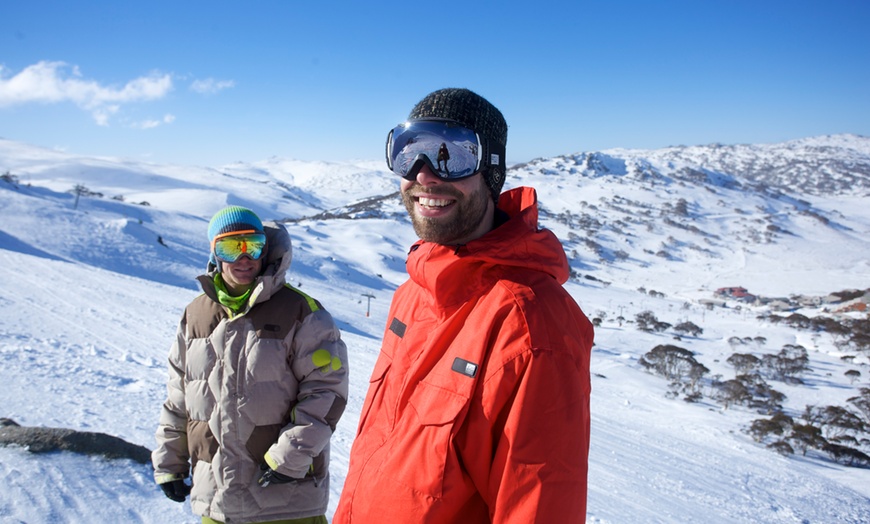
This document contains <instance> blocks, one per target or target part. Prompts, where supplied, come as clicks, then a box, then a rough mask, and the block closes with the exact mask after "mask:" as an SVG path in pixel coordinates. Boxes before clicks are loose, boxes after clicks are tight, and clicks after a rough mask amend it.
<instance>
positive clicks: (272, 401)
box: [152, 206, 348, 524]
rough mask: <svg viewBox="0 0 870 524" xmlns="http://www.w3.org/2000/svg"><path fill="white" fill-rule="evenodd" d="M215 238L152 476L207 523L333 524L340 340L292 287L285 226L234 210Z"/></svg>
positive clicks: (188, 322)
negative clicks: (329, 522) (332, 452)
mask: <svg viewBox="0 0 870 524" xmlns="http://www.w3.org/2000/svg"><path fill="white" fill-rule="evenodd" d="M208 236H209V241H210V243H211V252H210V257H209V263H208V265H207V272H206V274H205V275H202V276H200V277H198V280H199V282H200V284H201V286H202V290H203V293H202V294H201V295H199V296H198V297H196V298H195V299H194V300H193V301H192V302H191V303H190V304H189V305H188V306H187V308H185V310H184V314H183V315H182V318H181V321H180V323H179V326H178V331H177V335H176V339H175V342H174V343H173V345H172V348H171V350H170V353H169V380H168V383H167V392H168V395H167V399H166V401H165V402H164V404H163V409H162V412H161V415H160V424H159V427H158V429H157V434H156V437H157V444H158V446H157V448H156V449H155V450H154V451H153V453H152V462H153V465H154V476H155V480H156V481H157V483H158V484H159V485H160V487H161V488H162V489H163V491H164V493H165V494H166V496H167V497H169V498H170V499H172V500H174V501H177V502H184V500H185V499H186V497H187V495H188V494H189V495H190V498H191V508H192V510H193V512H194V513H196V514H198V515H201V516H202V521H203V522H204V523H214V522H227V523H230V522H232V523H236V522H269V523H294V524H302V523H305V524H308V523H311V524H315V523H326V517H325V513H326V509H327V505H328V498H329V469H328V467H329V441H330V437H331V436H332V433H333V431H334V430H335V426H336V424H337V423H338V420H339V418H340V417H341V415H342V413H343V412H344V409H345V405H346V403H347V395H348V368H347V349H346V347H345V344H344V342H342V340H341V335H340V332H339V330H338V328H337V327H336V325H335V323H334V321H333V319H332V317H331V316H330V314H329V313H328V312H327V311H326V310H325V309H324V308H323V306H321V304H320V303H319V302H318V301H317V300H315V299H313V298H311V297H309V296H307V295H305V294H304V293H302V292H301V291H299V290H298V289H295V288H293V287H291V286H290V285H288V284H287V283H286V282H285V277H284V275H285V272H286V271H287V269H288V268H289V267H290V260H291V255H292V249H291V243H290V235H289V234H288V233H287V231H286V230H285V229H284V227H283V226H281V225H280V224H278V223H275V222H267V223H266V224H265V225H264V224H263V223H262V222H261V221H260V219H259V217H257V215H256V214H254V212H252V211H251V210H249V209H246V208H243V207H239V206H230V207H227V208H225V209H222V210H221V211H219V212H218V213H217V214H216V215H215V216H214V217H213V218H212V220H211V222H210V223H209V228H208ZM188 477H192V478H191V483H190V484H189V483H188V482H187V478H188Z"/></svg>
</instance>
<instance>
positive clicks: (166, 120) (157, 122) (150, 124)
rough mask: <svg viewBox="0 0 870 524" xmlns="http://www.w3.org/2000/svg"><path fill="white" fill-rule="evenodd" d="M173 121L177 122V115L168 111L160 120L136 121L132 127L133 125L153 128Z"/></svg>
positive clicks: (139, 127) (137, 127)
mask: <svg viewBox="0 0 870 524" xmlns="http://www.w3.org/2000/svg"><path fill="white" fill-rule="evenodd" d="M172 122H175V115H171V114H168V113H167V114H166V115H164V116H163V118H162V119H160V120H154V119H151V120H143V121H141V122H135V123H133V124H130V127H132V128H133V129H153V128H155V127H158V126H161V125H163V124H171V123H172Z"/></svg>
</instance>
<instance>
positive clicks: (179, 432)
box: [151, 312, 190, 484]
mask: <svg viewBox="0 0 870 524" xmlns="http://www.w3.org/2000/svg"><path fill="white" fill-rule="evenodd" d="M186 318H187V316H186V312H185V316H184V317H182V319H181V322H179V324H178V329H177V331H176V334H175V341H174V342H173V343H172V348H171V349H170V350H169V379H168V380H167V382H166V393H167V394H166V401H165V402H164V403H163V408H162V410H161V412H160V423H159V425H158V427H157V434H156V435H155V436H156V438H157V448H156V449H155V450H154V451H153V452H152V453H151V462H152V464H153V465H154V479H155V480H156V481H157V483H158V484H163V483H165V482H169V481H171V480H175V479H178V478H184V477H186V476H187V475H188V474H189V472H190V464H189V460H190V453H189V451H188V448H187V409H186V407H185V403H184V369H185V358H186V355H187V342H186V339H185V333H186V330H187V327H186V324H187V322H186Z"/></svg>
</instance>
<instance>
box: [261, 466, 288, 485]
mask: <svg viewBox="0 0 870 524" xmlns="http://www.w3.org/2000/svg"><path fill="white" fill-rule="evenodd" d="M260 469H261V470H263V473H262V475H260V478H258V479H257V484H259V485H260V487H261V488H265V487H266V486H268V485H269V484H286V483H288V482H293V481H295V480H296V479H294V478H293V477H288V476H287V475H282V474H281V473H278V472H277V471H275V470H274V469H272V468H270V467H269V466H268V465H266V464H260Z"/></svg>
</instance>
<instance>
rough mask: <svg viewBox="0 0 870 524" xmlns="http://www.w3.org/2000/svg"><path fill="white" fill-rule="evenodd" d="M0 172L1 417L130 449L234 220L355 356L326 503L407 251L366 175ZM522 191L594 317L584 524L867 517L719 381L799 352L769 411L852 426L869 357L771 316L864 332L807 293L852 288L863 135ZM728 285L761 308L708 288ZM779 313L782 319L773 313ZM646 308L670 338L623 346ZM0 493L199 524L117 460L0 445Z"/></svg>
mask: <svg viewBox="0 0 870 524" xmlns="http://www.w3.org/2000/svg"><path fill="white" fill-rule="evenodd" d="M0 175H3V176H2V180H0V265H2V267H3V268H4V271H3V274H4V275H5V276H6V279H7V282H8V284H9V285H7V286H5V293H3V294H2V295H0V363H2V366H0V382H2V383H3V384H4V386H5V387H4V388H3V390H2V391H3V392H2V394H0V399H2V402H0V407H2V408H3V410H2V412H0V417H8V418H11V419H13V420H15V421H16V422H18V423H20V424H22V425H30V426H51V427H69V428H75V429H82V430H87V431H100V432H105V433H109V434H112V435H116V436H119V437H122V438H124V439H126V440H128V441H130V442H133V443H136V444H140V445H144V446H147V447H153V445H154V441H153V432H154V429H155V427H156V423H157V415H158V410H159V406H160V403H161V402H162V397H163V395H164V379H165V373H166V372H165V369H164V368H165V357H166V352H167V351H168V348H169V344H170V342H171V338H172V336H173V335H174V329H175V324H176V322H177V321H178V317H179V315H180V313H181V310H182V308H183V307H184V306H185V305H186V304H187V302H188V301H189V300H190V299H192V298H193V297H194V296H195V295H196V294H197V292H198V291H197V289H196V288H195V286H194V282H193V277H194V276H195V275H197V274H198V273H199V272H200V271H201V270H202V269H203V268H204V266H205V256H204V253H206V251H207V249H208V246H207V239H206V236H205V229H206V224H207V220H208V219H209V218H210V217H211V215H212V214H213V213H214V212H216V211H217V210H218V209H220V208H222V207H223V206H225V205H228V204H239V205H245V206H248V207H251V208H252V209H254V210H255V211H256V212H257V213H259V214H260V215H261V216H262V217H263V218H269V219H279V220H285V221H286V224H287V227H288V230H289V231H290V234H291V237H292V239H293V243H294V262H293V265H292V267H291V269H290V271H289V273H288V280H289V281H290V282H291V283H293V284H294V285H297V286H301V288H302V289H303V290H304V291H306V293H309V294H311V295H312V296H314V297H316V298H318V299H319V300H320V301H321V302H322V303H323V304H324V305H325V306H326V307H327V308H328V309H329V310H330V311H331V312H332V313H333V315H334V316H335V317H336V319H337V321H338V322H339V327H340V328H341V329H342V332H343V337H344V338H345V339H346V341H347V344H348V348H349V352H350V355H351V363H350V364H351V373H352V375H351V398H350V401H349V406H348V411H347V413H346V414H345V417H344V418H343V419H342V421H341V422H340V424H339V427H338V429H337V432H336V434H335V436H334V452H333V463H332V473H333V484H332V491H333V496H332V500H331V505H330V512H331V511H333V509H334V507H335V504H336V502H337V498H338V494H339V493H340V490H341V486H342V483H343V480H344V475H345V472H346V470H347V456H348V453H349V451H350V446H351V443H352V440H353V435H354V432H355V428H356V423H357V419H358V414H359V409H360V407H361V404H362V400H363V397H364V395H365V391H366V387H367V384H368V383H367V379H368V376H369V373H370V371H371V367H372V365H373V364H374V361H375V358H376V356H377V351H378V348H379V344H380V337H381V333H382V330H383V326H384V324H385V321H386V314H387V309H388V306H389V301H390V296H391V294H392V292H393V290H394V289H395V288H396V287H397V286H398V285H399V284H400V283H401V282H402V281H403V280H404V278H405V273H404V257H405V253H406V251H407V248H408V246H409V245H410V244H411V243H412V242H413V241H414V240H415V239H416V237H415V235H414V233H413V230H412V228H411V226H410V223H409V221H408V220H407V218H406V217H405V212H404V209H403V208H402V206H401V203H400V201H399V199H398V197H397V196H396V191H397V190H398V180H396V178H395V176H394V175H392V174H391V173H389V172H387V171H386V168H385V167H384V166H383V162H380V161H371V162H359V163H334V162H326V161H324V162H299V161H293V160H286V159H278V158H272V159H268V160H266V161H262V162H258V163H254V164H247V163H237V164H232V165H228V166H222V167H218V168H207V167H193V166H177V165H159V164H148V163H142V162H135V161H130V160H128V159H118V158H93V157H88V158H83V157H76V156H72V155H67V154H64V153H59V152H56V151H49V150H45V149H41V148H36V147H32V146H29V145H27V144H21V143H17V142H13V141H8V140H0ZM518 185H531V186H534V187H536V188H537V190H538V194H539V199H540V201H541V206H542V216H541V224H542V226H544V227H548V228H550V229H552V230H553V231H554V232H555V233H556V234H557V236H559V238H560V239H561V240H562V241H563V244H564V245H565V249H566V252H567V253H568V256H569V260H570V262H571V267H572V272H573V275H574V276H573V277H572V279H571V280H570V281H569V283H568V284H567V285H566V287H567V289H568V290H569V292H570V293H571V294H572V296H574V297H575V299H576V300H577V301H578V303H579V304H580V305H581V307H583V309H584V311H586V312H587V314H588V315H589V316H590V318H594V319H596V323H597V324H599V326H598V327H597V328H596V345H595V348H594V352H593V361H592V371H593V374H594V376H593V399H592V407H593V429H592V437H593V441H592V450H591V457H590V473H589V486H590V488H589V490H590V493H589V512H588V516H587V521H588V522H594V523H623V522H675V523H676V522H696V521H703V522H723V523H724V522H782V523H785V522H844V523H845V522H848V523H858V522H868V521H870V482H868V480H870V469H867V468H866V467H864V468H861V467H847V466H844V465H842V464H840V463H837V462H835V461H833V460H831V457H830V456H829V455H828V454H826V453H824V452H822V451H821V450H815V449H811V450H809V451H808V452H807V454H806V455H802V454H801V453H799V452H797V453H795V454H793V455H788V456H783V455H780V454H777V453H775V452H774V451H772V450H771V449H769V448H768V447H767V446H766V444H767V443H769V440H768V441H764V442H756V440H754V439H753V438H752V435H750V434H749V433H747V431H746V430H747V428H749V427H750V426H751V424H752V423H753V421H756V420H759V419H767V418H769V416H770V415H769V413H764V412H760V410H759V408H758V407H757V406H756V407H750V406H749V405H748V403H747V404H740V403H736V404H734V403H732V404H730V405H729V406H728V407H727V408H726V407H725V405H724V403H723V401H722V389H721V388H720V387H719V386H718V385H717V384H722V383H724V382H727V381H728V380H730V379H734V377H735V375H736V373H735V369H734V367H733V366H732V365H731V364H730V363H728V359H729V357H731V356H732V355H733V354H735V353H742V354H753V355H756V356H758V357H759V358H762V357H764V356H765V355H774V356H775V355H777V354H778V353H779V352H781V351H783V349H784V348H794V347H798V346H799V347H802V348H804V349H805V351H806V355H807V359H808V366H807V367H808V368H809V369H807V370H805V371H804V372H802V374H801V376H800V381H801V382H802V383H798V382H797V381H791V380H778V379H776V378H772V377H770V376H766V379H767V383H768V384H769V386H770V387H771V388H773V389H774V390H776V391H777V392H779V393H781V394H782V395H784V399H783V400H782V402H781V407H782V411H783V412H784V413H785V414H787V415H788V416H790V417H793V418H794V419H795V421H797V420H800V417H801V414H802V413H803V412H804V411H805V408H806V406H807V405H813V406H820V407H822V406H839V407H842V408H847V409H849V410H851V412H854V413H858V414H860V412H859V410H858V409H857V407H856V405H855V403H854V402H850V399H854V398H856V397H857V396H859V395H860V391H861V390H860V388H862V387H864V388H866V387H868V384H870V382H868V375H870V360H868V356H870V355H868V352H867V350H866V348H864V349H863V351H862V350H861V349H860V348H859V347H858V346H856V345H855V344H850V343H849V342H848V337H846V336H845V335H842V334H839V335H837V334H835V333H832V332H830V331H818V330H812V329H807V328H803V327H799V326H798V325H797V324H796V323H795V322H783V321H779V320H777V318H776V317H771V316H770V315H771V314H775V315H781V316H783V317H785V316H786V315H790V314H800V315H803V316H804V317H806V318H809V319H812V318H819V317H826V318H835V319H838V322H843V323H848V322H857V321H860V320H861V319H866V313H844V314H837V315H835V314H834V313H833V310H834V309H837V308H838V307H841V305H842V304H835V303H824V299H826V297H828V295H829V294H831V293H833V292H840V291H844V290H865V289H867V288H868V287H870V243H868V242H867V238H868V233H870V210H868V208H867V206H866V197H867V193H868V188H870V139H867V138H863V137H856V136H851V135H838V136H834V137H817V138H808V139H805V140H799V141H794V142H788V143H785V144H771V145H747V146H721V145H714V146H693V147H677V148H668V149H663V150H656V151H637V150H609V151H601V152H591V153H579V154H575V155H566V156H563V157H556V158H550V159H538V160H535V161H532V162H529V163H527V164H524V165H518V166H514V167H513V168H512V169H511V170H510V171H509V173H508V182H507V187H514V186H518ZM77 186H78V188H79V191H78V192H79V195H78V196H79V198H78V199H76V195H75V194H73V189H74V188H75V187H77ZM736 287H742V288H745V290H746V291H747V294H750V295H752V296H754V297H756V299H757V300H755V301H750V302H746V301H742V300H738V298H739V297H737V298H735V297H734V296H730V297H729V296H725V297H723V296H717V295H715V292H716V290H718V289H720V288H736ZM366 295H372V296H374V298H373V299H372V300H371V301H370V303H369V301H368V298H367V297H366ZM772 299H780V302H777V303H778V304H780V307H785V308H789V309H791V310H792V311H788V312H777V311H774V310H773V309H772V304H774V302H773V301H772ZM827 299H828V301H829V302H830V300H832V299H830V298H829V297H828V298H827ZM717 304H718V305H717ZM723 304H724V305H725V306H726V307H722V305H723ZM826 310H827V311H826ZM644 312H650V313H651V314H652V315H653V316H654V317H655V318H656V320H657V321H659V322H660V323H661V324H669V325H670V326H671V327H668V328H663V329H661V330H659V329H646V330H641V329H638V328H639V327H643V326H641V325H640V324H639V323H638V316H639V315H641V318H648V316H647V317H644V316H643V315H642V314H643V313H644ZM680 324H684V325H685V324H691V325H694V326H697V327H699V328H700V329H701V330H702V332H700V333H695V334H690V333H687V332H685V331H678V330H675V327H674V326H677V325H680ZM665 345H673V346H678V347H681V348H685V349H687V350H689V351H691V352H692V353H693V354H694V359H695V360H696V361H697V362H698V363H699V364H701V365H703V366H705V367H706V368H707V369H708V371H709V372H708V373H706V374H704V376H703V378H702V379H701V380H700V382H699V383H698V384H697V391H694V392H696V393H700V396H694V397H692V398H691V399H690V400H693V401H691V402H687V401H685V399H686V398H687V397H689V396H690V395H689V393H692V391H687V390H686V389H685V388H683V389H679V388H676V387H674V386H671V385H670V384H669V381H668V380H666V379H664V378H662V377H661V376H659V375H656V374H653V373H650V372H648V371H647V369H646V368H645V367H644V365H643V364H642V362H643V360H642V357H644V356H645V355H646V354H647V353H648V352H650V351H651V350H652V349H653V348H654V347H656V346H665ZM850 371H851V372H853V373H851V374H847V373H848V372H850ZM855 372H857V373H858V376H857V379H856V378H855ZM762 411H763V410H762ZM863 415H864V417H865V419H864V421H865V422H867V420H866V417H867V413H864V414H863ZM855 435H856V436H857V438H856V442H855V443H854V444H853V446H854V447H855V449H860V450H863V452H864V453H867V454H870V448H868V443H867V442H866V439H867V438H868V436H867V434H866V433H865V434H864V435H863V436H862V435H861V434H857V433H856V434H855ZM861 438H864V439H865V442H863V443H862V442H861V441H860V439H861ZM0 479H2V484H3V486H4V487H5V489H3V490H0V518H2V520H3V521H4V522H7V521H8V522H28V523H39V522H115V521H120V520H125V521H129V522H197V519H195V518H193V517H192V516H191V515H190V513H189V509H188V508H187V507H186V506H184V505H179V504H175V503H173V502H171V501H169V500H168V499H166V498H165V497H164V496H163V495H162V493H161V492H160V491H159V489H157V488H156V486H154V485H153V481H152V479H151V475H150V470H149V468H148V467H147V466H140V465H138V464H134V463H131V462H125V461H120V462H118V461H115V462H111V461H107V460H105V459H96V458H89V457H81V456H76V455H72V454H69V453H66V452H64V453H55V454H49V455H34V454H30V453H28V452H26V451H25V450H22V449H17V448H0Z"/></svg>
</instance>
